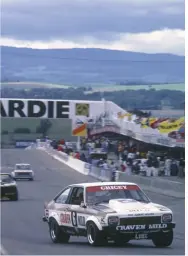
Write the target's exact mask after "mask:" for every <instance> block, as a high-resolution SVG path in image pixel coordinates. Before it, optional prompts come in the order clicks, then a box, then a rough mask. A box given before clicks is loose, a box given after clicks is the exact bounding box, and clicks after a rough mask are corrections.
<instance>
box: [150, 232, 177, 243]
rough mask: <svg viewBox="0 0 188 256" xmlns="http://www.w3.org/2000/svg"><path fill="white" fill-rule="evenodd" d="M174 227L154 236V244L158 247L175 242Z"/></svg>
mask: <svg viewBox="0 0 188 256" xmlns="http://www.w3.org/2000/svg"><path fill="white" fill-rule="evenodd" d="M173 237H174V235H173V229H171V230H169V231H168V232H159V233H157V234H155V235H154V237H153V238H152V241H153V244H154V245H155V246H156V247H168V246H170V245H171V244H172V242H173Z"/></svg>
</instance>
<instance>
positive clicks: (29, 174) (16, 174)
mask: <svg viewBox="0 0 188 256" xmlns="http://www.w3.org/2000/svg"><path fill="white" fill-rule="evenodd" d="M11 175H12V177H13V179H14V180H23V179H24V180H26V179H27V180H33V179H34V172H33V170H32V169H31V166H30V164H24V163H20V164H16V165H15V168H14V171H13V172H12V173H11Z"/></svg>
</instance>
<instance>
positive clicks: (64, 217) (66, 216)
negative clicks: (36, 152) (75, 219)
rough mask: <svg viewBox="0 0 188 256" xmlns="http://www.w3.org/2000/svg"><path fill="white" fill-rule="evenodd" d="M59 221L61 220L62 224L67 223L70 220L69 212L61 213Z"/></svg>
mask: <svg viewBox="0 0 188 256" xmlns="http://www.w3.org/2000/svg"><path fill="white" fill-rule="evenodd" d="M60 222H61V223H62V224H68V223H70V222H71V218H70V214H68V213H62V214H61V215H60Z"/></svg>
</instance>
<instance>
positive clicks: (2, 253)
mask: <svg viewBox="0 0 188 256" xmlns="http://www.w3.org/2000/svg"><path fill="white" fill-rule="evenodd" d="M0 246H1V247H0V251H1V255H8V252H7V251H6V250H5V248H4V247H3V246H2V245H0Z"/></svg>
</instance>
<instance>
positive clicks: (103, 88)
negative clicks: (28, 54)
mask: <svg viewBox="0 0 188 256" xmlns="http://www.w3.org/2000/svg"><path fill="white" fill-rule="evenodd" d="M1 86H2V87H3V86H4V87H14V88H15V89H17V88H24V89H26V88H27V89H28V90H29V89H32V88H64V89H66V88H67V89H68V88H71V87H72V88H78V87H81V86H77V85H72V86H70V85H61V84H51V83H43V82H41V83H40V82H7V83H1ZM89 86H90V87H92V89H93V90H92V91H88V92H86V94H91V93H92V92H100V91H101V92H107V91H108V92H113V91H122V90H123V91H126V90H140V89H145V90H149V89H155V90H164V89H165V90H177V91H182V92H184V91H185V84H184V83H181V84H158V85H151V86H148V85H113V84H111V85H110V84H91V85H88V87H89ZM82 87H87V86H86V85H83V86H82Z"/></svg>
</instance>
